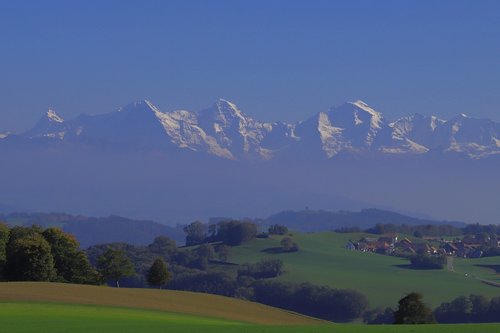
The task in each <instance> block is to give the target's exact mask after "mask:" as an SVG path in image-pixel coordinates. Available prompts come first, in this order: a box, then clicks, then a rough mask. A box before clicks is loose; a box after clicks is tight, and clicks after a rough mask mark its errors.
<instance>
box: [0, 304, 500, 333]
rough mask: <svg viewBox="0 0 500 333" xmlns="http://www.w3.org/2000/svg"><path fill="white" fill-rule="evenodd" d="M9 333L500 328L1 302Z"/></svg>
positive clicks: (392, 332) (456, 332)
mask: <svg viewBox="0 0 500 333" xmlns="http://www.w3.org/2000/svg"><path fill="white" fill-rule="evenodd" d="M0 323H1V324H2V332H9V333H35V332H36V333H66V332H72V333H87V332H92V333H115V332H116V333H160V332H161V333H164V332H171V333H199V332H204V333H233V332H234V333H329V332H332V333H410V332H414V333H420V332H421V333H471V332H473V333H493V332H498V331H499V329H500V325H498V324H486V325H417V326H404V325H387V326H362V325H336V324H321V325H318V324H311V325H295V326H289V325H255V324H247V323H241V322H236V321H230V320H223V319H214V318H206V317H200V316H193V315H184V314H174V313H166V312H161V311H154V310H141V309H130V308H117V307H102V306H95V305H74V304H69V305H67V304H66V305H63V304H46V303H2V302H0Z"/></svg>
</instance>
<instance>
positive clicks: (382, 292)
mask: <svg viewBox="0 0 500 333" xmlns="http://www.w3.org/2000/svg"><path fill="white" fill-rule="evenodd" d="M360 237H362V234H337V233H333V232H325V233H314V234H296V235H294V240H295V241H296V242H297V243H298V244H299V246H300V251H299V252H295V253H282V254H267V253H264V252H261V251H262V250H263V249H266V248H271V247H276V246H279V241H280V239H281V238H280V237H274V238H271V239H255V240H253V241H251V242H249V243H245V244H244V245H242V246H239V247H236V248H234V249H233V252H232V255H231V258H230V260H231V261H232V262H236V263H244V262H256V261H258V260H260V259H261V258H280V259H282V260H283V261H284V263H285V270H286V272H285V274H284V275H282V276H281V277H280V279H282V280H287V281H294V282H305V281H308V282H311V283H314V284H320V285H328V286H331V287H335V288H348V289H355V290H358V291H360V292H362V293H363V294H365V295H366V296H367V297H368V299H369V301H370V305H371V306H372V307H376V306H391V307H396V306H397V301H398V300H399V299H401V298H402V297H403V296H404V295H405V294H407V293H409V292H412V291H417V292H420V293H422V294H423V295H424V301H425V302H427V303H428V304H429V305H431V306H432V307H435V306H437V305H439V304H440V303H442V302H444V301H450V300H452V299H453V298H455V297H457V296H460V295H468V294H482V295H485V296H487V297H493V296H500V288H499V287H494V286H490V285H487V284H485V283H483V282H481V281H479V280H478V279H476V277H479V278H482V279H486V280H489V281H496V282H500V278H499V276H498V274H496V272H495V271H494V270H493V269H488V268H484V267H480V266H476V265H478V264H483V265H494V264H500V257H491V258H482V259H455V263H454V268H455V272H449V271H447V270H412V269H408V268H402V267H401V266H399V265H404V264H406V263H407V261H406V260H404V259H400V258H396V257H390V256H384V255H379V254H373V253H363V252H358V251H350V250H346V249H344V245H345V244H346V242H347V241H348V240H349V239H352V240H358V239H359V238H360Z"/></svg>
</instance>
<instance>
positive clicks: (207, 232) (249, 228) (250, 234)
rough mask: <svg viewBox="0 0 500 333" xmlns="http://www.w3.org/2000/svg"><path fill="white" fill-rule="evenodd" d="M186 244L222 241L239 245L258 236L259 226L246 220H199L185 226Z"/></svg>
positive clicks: (230, 244)
mask: <svg viewBox="0 0 500 333" xmlns="http://www.w3.org/2000/svg"><path fill="white" fill-rule="evenodd" d="M184 233H185V234H186V246H193V245H198V244H202V243H213V242H222V243H224V244H226V245H229V246H237V245H240V244H241V243H244V242H247V241H249V240H252V239H254V238H255V237H256V236H257V226H256V225H255V224H254V223H251V222H245V221H243V222H242V221H222V222H218V223H216V224H210V225H207V224H203V223H201V222H199V221H196V222H193V223H191V224H188V225H186V226H185V227H184Z"/></svg>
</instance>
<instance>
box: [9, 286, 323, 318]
mask: <svg viewBox="0 0 500 333" xmlns="http://www.w3.org/2000/svg"><path fill="white" fill-rule="evenodd" d="M0 302H44V303H47V302H49V303H65V304H79V305H100V306H112V307H128V308H134V309H144V310H156V311H163V312H172V313H178V314H184V315H193V316H201V317H210V318H218V319H222V320H229V321H236V322H245V323H252V324H273V325H279V324H288V325H301V324H302V325H305V324H314V323H316V324H317V323H322V321H320V320H316V319H313V318H309V317H306V316H301V315H297V314H293V313H290V312H287V311H283V310H280V309H276V308H272V307H269V306H265V305H262V304H258V303H253V302H247V301H242V300H238V299H235V298H229V297H222V296H216V295H209V294H201V293H192V292H183V291H171V290H154V289H126V288H122V289H116V288H109V287H96V286H84V285H74V284H64V283H47V282H3V283H0Z"/></svg>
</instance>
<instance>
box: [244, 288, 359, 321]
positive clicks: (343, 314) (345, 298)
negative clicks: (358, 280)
mask: <svg viewBox="0 0 500 333" xmlns="http://www.w3.org/2000/svg"><path fill="white" fill-rule="evenodd" d="M254 300H255V301H257V302H259V303H264V304H267V305H271V306H275V307H279V308H282V309H287V310H291V311H296V312H299V313H303V314H307V315H310V316H314V317H318V318H322V319H326V320H332V321H336V322H348V321H352V320H354V319H356V318H359V317H360V316H361V315H362V314H363V313H364V311H365V310H366V309H367V307H368V300H367V299H366V297H365V296H364V295H362V294H360V293H359V292H357V291H353V290H341V289H332V288H329V287H323V286H315V285H312V284H309V283H304V284H293V283H286V282H280V281H276V280H261V281H257V282H256V283H255V285H254Z"/></svg>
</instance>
